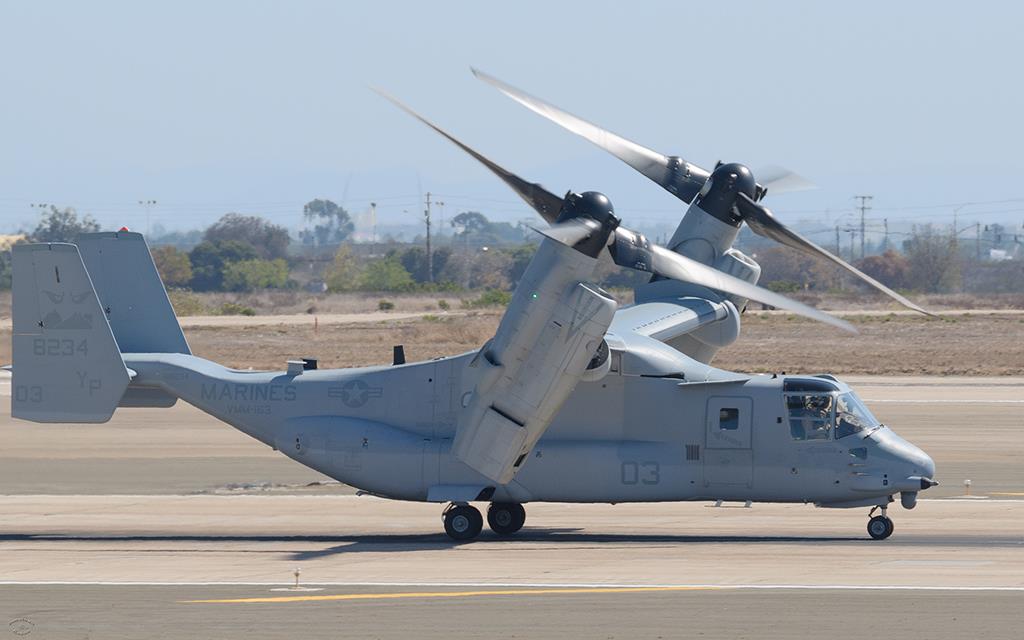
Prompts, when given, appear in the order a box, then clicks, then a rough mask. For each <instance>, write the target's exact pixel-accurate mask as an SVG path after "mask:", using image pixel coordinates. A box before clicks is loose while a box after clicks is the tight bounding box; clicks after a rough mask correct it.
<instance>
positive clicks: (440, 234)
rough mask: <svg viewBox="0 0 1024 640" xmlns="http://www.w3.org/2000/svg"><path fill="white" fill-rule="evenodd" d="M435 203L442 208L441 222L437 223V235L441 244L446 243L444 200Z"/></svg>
mask: <svg viewBox="0 0 1024 640" xmlns="http://www.w3.org/2000/svg"><path fill="white" fill-rule="evenodd" d="M434 204H436V205H437V206H438V207H440V208H441V214H440V216H441V222H440V223H438V225H437V237H438V238H439V239H440V240H441V244H444V202H442V201H440V200H438V201H437V202H435V203H434Z"/></svg>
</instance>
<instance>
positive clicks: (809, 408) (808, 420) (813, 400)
mask: <svg viewBox="0 0 1024 640" xmlns="http://www.w3.org/2000/svg"><path fill="white" fill-rule="evenodd" d="M782 392H783V395H784V397H785V402H786V413H787V414H788V418H789V432H790V435H792V437H793V439H794V440H801V441H803V440H842V439H843V438H846V437H848V436H852V435H854V434H856V433H861V432H863V431H868V430H873V429H875V428H876V427H879V426H880V425H881V423H880V422H879V421H878V419H877V418H875V416H873V415H871V412H870V411H869V410H868V408H867V407H866V406H864V403H863V402H862V401H861V399H860V398H858V397H857V394H856V393H854V392H853V391H849V390H845V391H844V390H842V389H840V388H839V386H838V385H836V384H835V383H833V382H832V381H831V380H829V379H824V378H822V379H812V378H806V379H805V378H794V379H787V380H785V381H784V382H783V386H782Z"/></svg>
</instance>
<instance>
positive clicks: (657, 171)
mask: <svg viewBox="0 0 1024 640" xmlns="http://www.w3.org/2000/svg"><path fill="white" fill-rule="evenodd" d="M473 74H474V75H475V76H476V77H477V78H479V79H481V80H483V81H484V82H486V83H488V84H490V85H492V86H494V87H495V88H497V89H498V90H499V91H501V92H502V93H504V94H505V95H507V96H508V97H510V98H512V99H513V100H515V101H516V102H518V103H520V104H522V105H523V106H525V107H526V108H528V109H530V110H531V111H534V112H535V113H538V114H540V115H542V116H544V117H545V118H547V119H548V120H551V121H552V122H554V123H556V124H558V125H561V126H562V127H564V128H566V129H568V130H569V131H571V132H573V133H575V134H577V135H579V136H581V137H583V138H586V139H587V140H589V141H590V142H592V143H594V144H595V145H597V146H599V147H601V148H602V149H604V150H605V151H607V152H609V153H611V154H612V155H613V156H615V157H616V158H618V159H619V160H622V161H623V162H625V163H626V164H628V165H629V166H631V167H633V168H634V169H636V170H637V171H639V172H640V173H642V174H643V175H645V176H647V177H648V178H650V179H651V180H653V181H654V182H655V183H657V184H658V185H659V186H661V187H662V188H664V189H665V190H666V191H668V192H669V193H672V194H673V195H675V196H676V197H677V198H679V199H680V200H682V201H683V202H686V203H687V204H689V203H690V202H692V201H693V200H694V199H697V198H699V197H700V196H702V195H704V194H706V192H707V191H706V190H707V189H708V188H709V187H710V186H711V185H709V184H708V181H709V178H710V179H712V180H711V182H714V181H715V176H718V175H719V173H720V172H719V169H726V171H722V172H721V173H723V174H725V175H726V176H731V177H732V178H733V179H734V180H735V179H737V178H739V179H740V180H742V179H743V178H749V181H750V182H751V184H752V189H748V190H747V191H749V193H745V192H744V190H743V189H729V190H727V191H728V193H722V194H721V195H722V196H725V197H727V198H728V200H727V201H725V202H720V203H718V204H720V205H722V206H721V208H722V213H721V214H720V215H721V216H722V218H723V222H727V223H730V224H735V225H736V226H738V225H739V222H741V221H742V222H746V223H747V226H749V227H750V229H751V231H753V232H754V233H756V234H758V235H760V236H763V237H765V238H769V239H771V240H774V241H776V242H779V243H781V244H784V245H786V246H787V247H790V248H793V249H796V250H798V251H801V252H803V253H805V254H808V255H812V256H818V257H822V258H825V259H827V260H829V261H831V262H833V263H835V264H837V265H839V266H840V267H842V268H843V269H845V270H846V271H848V272H849V273H851V274H853V275H854V276H856V277H857V278H859V279H860V280H861V281H862V282H865V283H867V284H869V285H871V286H872V287H874V288H875V289H877V290H879V291H881V292H882V293H884V294H885V295H887V296H889V297H890V298H892V299H893V300H896V301H897V302H899V303H900V304H901V305H903V306H905V307H907V308H908V309H913V310H914V311H918V312H920V313H923V314H926V315H932V314H930V313H928V312H927V311H925V310H924V309H922V308H921V307H919V306H917V305H916V304H914V303H913V302H911V301H910V300H908V299H906V298H905V297H903V296H901V295H900V294H898V293H896V292H895V291H893V290H892V289H890V288H889V287H887V286H885V285H884V284H882V283H881V282H879V281H877V280H875V279H874V278H872V277H871V276H869V275H867V274H866V273H864V272H862V271H860V270H859V269H857V268H856V267H854V266H853V265H851V264H850V263H848V262H846V261H845V260H843V259H842V258H840V257H839V256H836V255H834V254H833V253H831V252H829V251H827V250H825V249H823V248H821V247H819V246H818V245H816V244H814V243H813V242H811V241H810V240H808V239H806V238H804V237H803V236H801V235H800V234H798V233H796V232H795V231H793V230H792V229H790V228H788V227H787V226H785V225H784V224H782V223H781V222H780V221H779V220H778V219H777V218H775V216H774V215H773V214H772V212H771V210H770V209H768V208H767V207H765V206H764V205H763V204H761V203H760V200H761V199H762V198H764V196H765V194H767V193H768V190H769V189H772V190H773V192H785V191H799V190H803V189H808V188H810V187H811V184H810V183H809V182H807V181H806V180H804V179H803V178H801V177H800V176H798V175H797V174H795V173H793V172H791V171H788V170H786V169H778V168H776V169H774V170H769V171H768V172H766V173H768V174H770V176H771V177H770V179H768V180H765V181H764V182H762V183H760V184H758V183H754V182H753V177H752V176H751V175H750V171H749V169H747V168H746V167H744V166H743V165H738V164H733V165H724V166H720V167H716V168H715V171H714V172H709V171H707V170H706V169H702V168H701V167H699V166H697V165H695V164H693V163H691V162H687V161H686V160H683V159H682V158H680V157H679V156H666V155H663V154H661V153H658V152H657V151H654V150H652V149H648V148H647V147H644V146H642V145H639V144H637V143H635V142H633V141H631V140H627V139H625V138H623V137H621V136H618V135H616V134H614V133H612V132H611V131H607V130H605V129H602V128H601V127H599V126H597V125H595V124H593V123H591V122H588V121H586V120H584V119H582V118H578V117H576V116H574V115H572V114H571V113H568V112H566V111H563V110H561V109H559V108H558V107H555V106H554V105H551V104H548V103H547V102H544V101H543V100H541V99H540V98H537V97H534V96H532V95H530V94H528V93H526V92H524V91H521V90H519V89H516V88H515V87H513V86H511V85H508V84H506V83H504V82H502V81H501V80H498V79H497V78H495V77H494V76H491V75H488V74H486V73H484V72H482V71H479V70H477V69H473ZM737 174H739V175H737ZM744 174H745V175H744ZM716 217H719V216H718V215H716ZM745 297H750V298H751V299H752V300H757V301H758V302H762V300H760V299H759V298H754V297H752V296H745ZM769 304H772V303H769Z"/></svg>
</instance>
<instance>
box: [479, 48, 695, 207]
mask: <svg viewBox="0 0 1024 640" xmlns="http://www.w3.org/2000/svg"><path fill="white" fill-rule="evenodd" d="M470 68H471V69H472V71H473V75H475V76H476V77H477V78H479V79H481V80H483V81H484V82H486V83H487V84H489V85H491V86H493V87H495V88H496V89H498V91H501V92H502V93H504V94H505V95H506V96H508V97H510V98H512V99H513V100H515V101H516V102H518V103H519V104H521V105H523V106H524V107H526V108H527V109H530V110H531V111H533V112H535V113H537V114H540V115H542V116H544V117H545V118H547V119H548V120H551V121H552V122H554V123H556V124H558V125H561V126H562V127H564V128H566V129H568V130H569V131H571V132H573V133H575V134H576V135H578V136H581V137H583V138H586V139H587V140H589V141H590V142H592V143H594V144H595V145H597V146H599V147H601V148H602V149H604V150H605V151H607V152H608V153H610V154H612V155H613V156H615V157H616V158H618V159H619V160H622V161H623V162H625V163H626V164H628V165H629V166H631V167H633V168H634V169H636V170H637V171H639V172H640V173H642V174H644V175H645V176H647V177H648V178H650V179H651V180H653V181H654V182H656V183H657V184H658V185H660V186H661V187H662V188H664V189H665V190H667V191H668V192H669V193H672V194H673V195H675V196H676V197H677V198H679V199H680V200H682V201H683V202H686V203H687V204H689V203H690V202H691V201H692V200H693V199H694V197H696V195H697V193H698V192H699V191H700V188H701V187H702V186H703V185H704V182H705V181H706V180H707V179H708V176H709V175H710V173H709V172H708V171H706V170H705V169H702V168H700V167H698V166H697V165H695V164H693V163H690V162H686V161H685V160H683V159H681V158H678V157H669V156H666V155H664V154H662V153H658V152H657V151H654V150H652V149H648V148H647V147H645V146H643V145H640V144H637V143H635V142H633V141H632V140H627V139H626V138H623V137H622V136H619V135H616V134H614V133H612V132H611V131H607V130H605V129H602V128H601V127H599V126H597V125H596V124H594V123H592V122H588V121H587V120H584V119H583V118H578V117H576V116H574V115H572V114H571V113H568V112H566V111H563V110H561V109H559V108H558V107H556V106H554V105H551V104H548V103H547V102H544V101H543V100H541V99H540V98H537V97H534V96H532V95H530V94H528V93H526V92H525V91H521V90H519V89H516V88H515V87H513V86H511V85H508V84H505V83H504V82H502V81H501V80H498V79H497V78H495V77H494V76H492V75H489V74H487V73H484V72H483V71H480V70H479V69H473V68H472V67H470Z"/></svg>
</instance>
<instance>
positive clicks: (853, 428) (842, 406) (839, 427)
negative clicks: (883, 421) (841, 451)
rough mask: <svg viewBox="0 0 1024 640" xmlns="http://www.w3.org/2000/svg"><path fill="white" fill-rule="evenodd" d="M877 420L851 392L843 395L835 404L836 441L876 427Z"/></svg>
mask: <svg viewBox="0 0 1024 640" xmlns="http://www.w3.org/2000/svg"><path fill="white" fill-rule="evenodd" d="M878 424H879V422H878V419H877V418H875V416H873V415H871V412H870V411H868V408H867V407H865V406H864V403H863V402H861V401H860V398H858V397H857V396H856V395H855V394H854V393H853V392H849V393H844V394H842V395H841V396H839V399H838V401H837V402H836V440H839V439H840V438H845V437H846V436H849V435H853V434H855V433H860V432H861V431H863V430H865V429H870V428H872V427H877V426H878Z"/></svg>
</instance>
